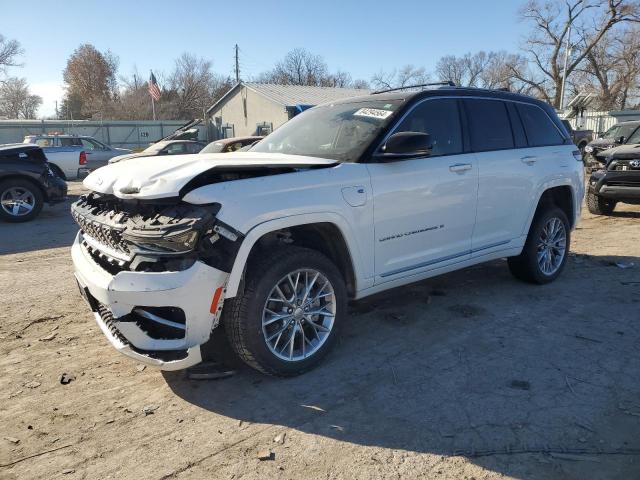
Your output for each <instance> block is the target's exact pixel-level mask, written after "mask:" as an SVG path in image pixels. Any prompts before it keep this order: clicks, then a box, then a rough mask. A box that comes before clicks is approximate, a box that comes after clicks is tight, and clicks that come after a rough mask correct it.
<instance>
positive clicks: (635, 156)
mask: <svg viewBox="0 0 640 480" xmlns="http://www.w3.org/2000/svg"><path fill="white" fill-rule="evenodd" d="M598 159H599V161H600V163H601V164H602V167H601V168H599V169H598V170H596V171H595V172H593V173H592V174H591V177H590V178H589V186H588V189H587V196H586V203H587V208H588V209H589V211H590V212H591V213H594V214H596V215H611V214H612V213H613V210H614V209H615V208H616V205H617V204H618V203H630V204H635V205H638V204H640V129H637V130H636V131H635V132H634V133H633V134H632V135H631V136H630V137H629V138H628V139H627V142H626V144H625V145H620V146H618V147H615V148H611V149H609V150H605V151H604V152H600V153H599V154H598Z"/></svg>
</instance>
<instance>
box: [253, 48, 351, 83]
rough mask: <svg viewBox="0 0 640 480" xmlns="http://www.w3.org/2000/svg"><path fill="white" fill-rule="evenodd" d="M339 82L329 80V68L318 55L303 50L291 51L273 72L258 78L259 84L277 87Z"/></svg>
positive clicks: (342, 75) (336, 79)
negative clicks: (269, 84) (273, 84)
mask: <svg viewBox="0 0 640 480" xmlns="http://www.w3.org/2000/svg"><path fill="white" fill-rule="evenodd" d="M336 75H338V76H341V77H344V73H341V72H338V74H336ZM342 79H344V78H342ZM340 80H341V79H340V78H333V79H330V78H329V68H328V67H327V64H326V63H325V61H324V59H323V58H322V57H321V56H320V55H316V54H313V53H311V52H309V51H307V50H305V49H303V48H296V49H294V50H291V51H290V52H288V53H287V54H286V55H285V57H284V59H282V60H281V61H279V62H278V63H276V66H275V67H274V68H273V70H270V71H268V72H264V73H263V74H262V75H260V77H259V81H261V82H264V83H275V84H279V85H308V86H323V84H325V83H327V84H330V83H340ZM349 80H350V78H349ZM324 86H328V85H324ZM335 86H337V85H335Z"/></svg>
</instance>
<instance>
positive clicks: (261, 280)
mask: <svg viewBox="0 0 640 480" xmlns="http://www.w3.org/2000/svg"><path fill="white" fill-rule="evenodd" d="M262 257H263V258H261V259H260V260H258V261H256V262H255V263H254V264H253V265H250V266H249V270H248V272H247V275H246V278H247V280H246V282H245V286H244V292H243V293H242V294H241V295H238V296H237V297H236V298H233V299H230V300H229V301H228V302H229V304H228V305H227V304H226V302H225V308H224V310H223V317H224V318H223V321H224V324H225V331H226V332H227V335H228V337H229V341H230V343H231V346H232V348H233V349H234V351H235V352H236V353H237V354H238V355H239V356H240V358H241V359H242V360H244V361H245V362H246V363H247V364H249V365H250V366H252V367H253V368H255V369H257V370H260V371H261V372H264V373H267V374H271V375H280V376H292V375H298V374H300V373H303V372H306V371H307V370H309V369H311V368H313V367H315V366H316V365H317V364H318V363H320V361H321V360H322V359H323V357H324V356H325V355H326V354H327V353H328V352H329V350H330V349H331V347H332V346H333V344H334V343H335V341H336V338H337V336H338V332H339V328H340V324H341V322H342V317H343V316H344V315H345V314H346V302H347V294H346V287H345V285H344V280H343V279H342V275H341V274H340V272H339V270H338V269H337V268H336V266H335V265H334V264H333V263H332V262H331V261H330V260H329V259H328V258H327V257H325V256H324V255H322V254H321V253H319V252H317V251H315V250H310V249H307V248H300V247H295V246H289V247H283V248H282V249H279V250H277V251H275V252H269V253H268V254H265V255H263V256H262Z"/></svg>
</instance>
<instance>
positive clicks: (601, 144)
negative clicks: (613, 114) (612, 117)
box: [584, 121, 640, 170]
mask: <svg viewBox="0 0 640 480" xmlns="http://www.w3.org/2000/svg"><path fill="white" fill-rule="evenodd" d="M638 133H640V121H631V122H621V123H616V124H615V125H614V126H613V127H611V128H610V129H609V130H607V131H606V132H604V133H603V134H602V135H600V137H599V138H598V139H596V140H592V141H591V142H589V143H588V144H587V146H586V147H585V148H584V153H585V165H586V166H587V168H588V169H589V170H597V169H598V168H600V167H602V165H603V164H604V159H603V158H602V157H601V155H600V154H601V153H602V152H604V151H605V150H609V149H610V148H613V147H616V146H618V145H623V144H625V143H632V142H631V141H630V139H631V137H634V136H636V135H637V134H638Z"/></svg>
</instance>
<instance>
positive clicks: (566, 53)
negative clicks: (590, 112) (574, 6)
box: [560, 24, 571, 112]
mask: <svg viewBox="0 0 640 480" xmlns="http://www.w3.org/2000/svg"><path fill="white" fill-rule="evenodd" d="M570 53H571V24H569V31H568V32H567V45H566V46H565V47H564V73H563V74H562V89H561V90H560V111H561V112H563V111H564V90H565V82H566V81H567V67H568V65H569V54H570Z"/></svg>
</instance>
